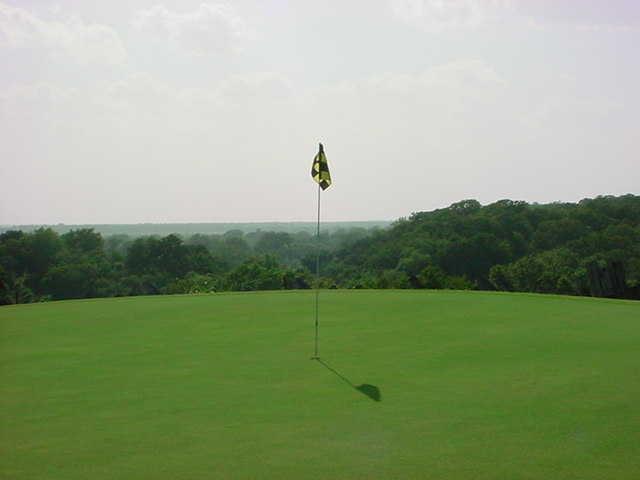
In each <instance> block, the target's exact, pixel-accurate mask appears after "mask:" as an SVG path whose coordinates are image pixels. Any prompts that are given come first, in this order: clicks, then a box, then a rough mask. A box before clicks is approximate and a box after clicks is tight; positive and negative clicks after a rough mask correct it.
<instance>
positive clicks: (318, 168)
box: [311, 144, 331, 190]
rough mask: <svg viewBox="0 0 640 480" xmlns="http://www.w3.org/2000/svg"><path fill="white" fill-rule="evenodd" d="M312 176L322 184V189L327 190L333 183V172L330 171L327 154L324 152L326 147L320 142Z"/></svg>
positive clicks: (312, 167) (312, 168)
mask: <svg viewBox="0 0 640 480" xmlns="http://www.w3.org/2000/svg"><path fill="white" fill-rule="evenodd" d="M311 176H312V177H313V179H314V180H315V181H316V182H317V183H318V184H319V185H320V188H322V190H326V189H327V188H329V186H330V185H331V174H330V173H329V164H328V163H327V156H326V155H325V154H324V147H323V146H322V144H320V149H319V150H318V154H317V155H316V156H315V158H314V159H313V165H312V166H311Z"/></svg>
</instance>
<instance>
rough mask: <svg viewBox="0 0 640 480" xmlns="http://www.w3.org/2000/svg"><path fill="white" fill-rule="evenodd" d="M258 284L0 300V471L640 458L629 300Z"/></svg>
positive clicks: (624, 472) (237, 473)
mask: <svg viewBox="0 0 640 480" xmlns="http://www.w3.org/2000/svg"><path fill="white" fill-rule="evenodd" d="M313 311H314V310H313V293H312V292H308V291H307V292H260V293H247V294H218V295H206V296H163V297H161V296H158V297H138V298H120V299H101V300H85V301H69V302H53V303H44V304H34V305H20V306H9V307H1V308H0V478H2V479H65V480H72V479H92V480H96V479H114V478H132V479H154V480H157V479H165V478H166V479H194V478H233V479H257V478H277V479H283V478H295V479H307V478H308V479H316V480H317V479H342V478H361V479H375V478H389V479H400V478H420V479H422V478H446V479H456V478H459V479H492V480H493V479H510V480H511V479H560V478H562V479H564V478H567V479H569V478H570V479H581V480H582V479H596V478H598V479H603V478H607V479H616V480H620V479H637V478H640V355H639V352H640V302H636V303H634V302H629V301H613V300H597V299H590V298H570V297H559V296H541V295H524V294H495V293H481V292H446V291H437V292H436V291H326V292H322V293H321V326H320V356H321V360H322V362H317V361H312V360H310V356H311V354H312V353H313Z"/></svg>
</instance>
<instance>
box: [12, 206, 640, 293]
mask: <svg viewBox="0 0 640 480" xmlns="http://www.w3.org/2000/svg"><path fill="white" fill-rule="evenodd" d="M318 253H319V254H320V258H321V265H322V269H321V276H320V280H319V286H321V287H324V288H432V289H442V288H449V289H481V290H503V291H520V292H538V293H560V294H569V295H590V293H591V292H590V287H589V277H588V270H589V268H590V266H592V265H601V266H604V265H607V264H608V263H610V262H618V263H619V264H621V265H622V266H623V267H624V271H625V274H626V275H625V277H626V280H625V281H626V286H627V287H628V288H629V289H630V291H633V290H634V289H635V290H637V289H638V287H639V286H640V197H639V196H635V195H624V196H620V197H613V196H603V197H597V198H595V199H584V200H581V201H580V202H578V203H552V204H545V205H540V204H529V203H526V202H522V201H513V200H501V201H498V202H495V203H492V204H489V205H485V206H483V205H481V204H480V203H479V202H478V201H476V200H463V201H460V202H457V203H454V204H453V205H451V206H449V207H447V208H443V209H439V210H435V211H431V212H417V213H414V214H412V215H411V216H409V217H408V218H402V219H399V220H397V221H396V222H394V223H393V224H392V225H391V226H390V227H388V228H379V227H377V226H376V227H373V228H365V227H354V226H352V227H348V228H342V229H341V228H334V229H332V230H331V231H330V232H327V233H323V234H321V236H320V239H319V240H318V239H316V238H315V236H313V235H312V234H311V233H309V232H308V231H307V230H306V229H305V230H303V231H300V232H295V233H292V232H286V231H285V232H283V231H263V230H259V231H253V232H246V231H244V230H238V229H234V230H229V231H227V232H225V233H224V234H205V233H196V234H192V235H178V234H169V235H166V236H140V237H132V236H129V235H126V234H113V235H108V236H103V235H102V234H101V233H99V232H96V231H95V230H94V229H92V228H78V229H74V230H70V231H67V232H66V233H63V234H59V233H57V232H56V231H54V230H53V229H52V228H46V227H41V228H38V229H35V230H32V231H26V232H25V231H21V230H10V231H6V232H4V233H2V234H0V304H13V303H27V302H36V301H47V300H61V299H71V298H91V297H114V296H129V295H155V294H174V293H209V292H218V291H249V290H278V289H304V288H310V287H312V286H315V283H316V279H315V264H316V255H317V254H318Z"/></svg>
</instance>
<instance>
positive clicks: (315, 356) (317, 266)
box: [313, 183, 322, 360]
mask: <svg viewBox="0 0 640 480" xmlns="http://www.w3.org/2000/svg"><path fill="white" fill-rule="evenodd" d="M321 191H322V189H321V188H320V184H319V183H318V223H317V225H316V322H315V323H316V337H315V349H314V352H315V353H314V355H313V358H314V359H316V360H317V359H319V358H320V357H319V356H318V297H319V296H320V192H321Z"/></svg>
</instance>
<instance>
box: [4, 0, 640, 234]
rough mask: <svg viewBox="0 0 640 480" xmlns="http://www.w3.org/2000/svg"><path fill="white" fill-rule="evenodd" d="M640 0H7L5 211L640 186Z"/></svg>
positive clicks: (163, 215) (409, 204)
mask: <svg viewBox="0 0 640 480" xmlns="http://www.w3.org/2000/svg"><path fill="white" fill-rule="evenodd" d="M639 50H640V2H639V1H637V0H626V1H625V0H612V1H607V0H458V1H456V0H354V1H349V0H341V1H327V0H325V1H318V0H311V1H306V0H303V1H300V0H296V1H293V0H291V1H288V2H287V1H282V0H274V1H267V0H238V1H233V2H227V3H218V2H215V1H214V2H207V1H206V0H205V1H203V0H197V1H191V0H179V1H174V0H126V1H125V0H109V1H104V0H100V1H98V0H57V1H51V2H50V1H47V0H37V1H36V0H0V224H25V223H58V222H63V223H132V222H195V221H204V222H206V221H212V222H215V221H224V222H228V221H238V222H246V221H312V220H314V219H315V212H316V210H315V208H316V205H315V201H316V189H315V184H314V183H313V181H312V180H311V177H310V173H309V172H310V168H311V162H312V159H313V156H314V155H315V153H316V150H317V142H318V141H322V142H323V143H324V144H325V149H326V153H327V157H328V159H329V166H330V169H331V173H332V176H333V180H334V184H333V186H332V187H331V188H330V189H329V190H327V191H326V192H325V193H324V194H323V217H324V218H325V219H326V220H370V219H395V218H398V217H401V216H407V215H409V214H411V213H412V212H415V211H422V210H431V209H434V208H439V207H444V206H447V205H449V204H451V203H453V202H455V201H458V200H461V199H466V198H475V199H478V200H479V201H480V202H482V203H488V202H492V201H495V200H498V199H503V198H512V199H522V200H527V201H537V202H550V201H576V200H579V199H581V198H584V197H592V196H596V195H601V194H614V195H618V194H624V193H636V194H638V193H640V144H639V143H640V119H639V112H640V87H639V86H640V51H639Z"/></svg>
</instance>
